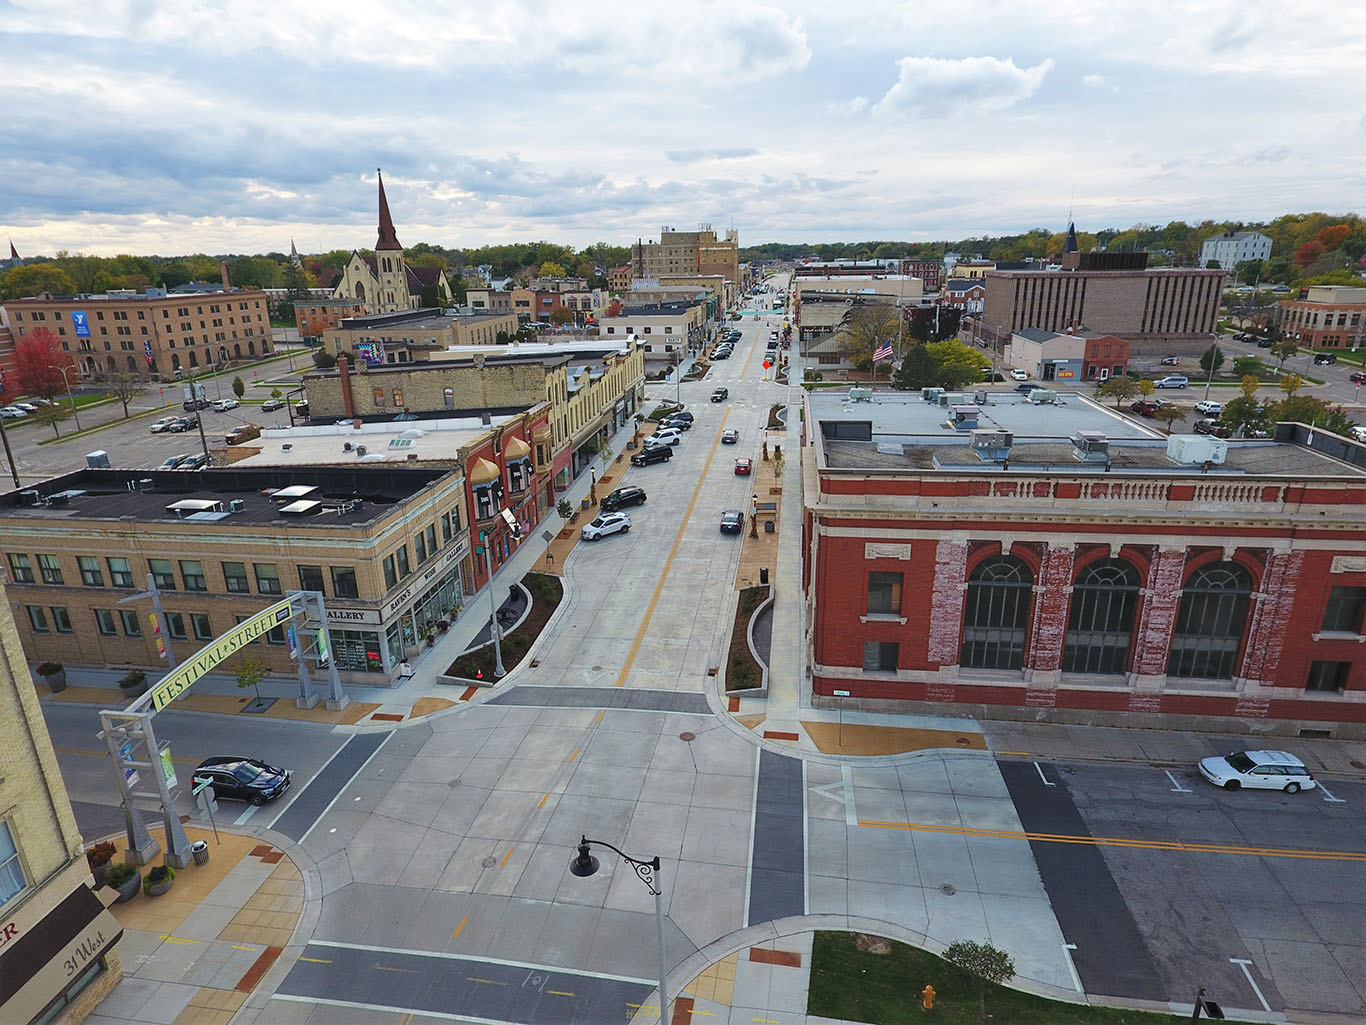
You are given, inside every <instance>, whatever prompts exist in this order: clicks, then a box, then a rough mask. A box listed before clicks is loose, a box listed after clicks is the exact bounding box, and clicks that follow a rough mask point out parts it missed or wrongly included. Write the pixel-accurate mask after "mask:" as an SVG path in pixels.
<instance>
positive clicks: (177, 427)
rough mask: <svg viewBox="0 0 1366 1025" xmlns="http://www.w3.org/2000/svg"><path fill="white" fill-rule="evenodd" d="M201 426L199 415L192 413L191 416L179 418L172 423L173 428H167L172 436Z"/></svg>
mask: <svg viewBox="0 0 1366 1025" xmlns="http://www.w3.org/2000/svg"><path fill="white" fill-rule="evenodd" d="M198 426H199V414H198V413H191V414H190V415H189V416H178V417H176V418H175V419H174V420H172V421H171V426H170V427H168V428H166V429H167V430H168V431H170V432H171V433H172V434H182V433H184V432H185V431H188V430H190V429H191V428H194V427H198Z"/></svg>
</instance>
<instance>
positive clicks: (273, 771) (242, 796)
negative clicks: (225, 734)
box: [194, 756, 294, 804]
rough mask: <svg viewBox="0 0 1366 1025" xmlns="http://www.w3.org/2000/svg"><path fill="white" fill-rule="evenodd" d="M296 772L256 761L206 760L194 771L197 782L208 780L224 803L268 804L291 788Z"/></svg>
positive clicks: (234, 759)
mask: <svg viewBox="0 0 1366 1025" xmlns="http://www.w3.org/2000/svg"><path fill="white" fill-rule="evenodd" d="M293 775H294V774H293V773H292V772H290V770H288V769H279V768H276V767H275V766H274V765H269V764H267V763H266V762H262V761H258V760H257V759H255V758H241V757H236V756H228V757H222V758H206V759H204V760H203V761H202V762H200V763H199V767H198V768H197V769H195V770H194V778H195V779H196V780H205V779H206V780H208V781H209V786H210V787H212V788H213V796H214V797H216V798H218V799H219V800H222V799H223V798H225V797H226V798H231V799H232V800H234V801H246V802H247V803H248V804H265V803H266V802H267V801H273V800H275V798H277V797H279V796H280V795H281V794H283V793H284V792H285V791H286V790H288V789H289V781H290V779H292V778H293Z"/></svg>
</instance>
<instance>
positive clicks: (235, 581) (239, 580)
mask: <svg viewBox="0 0 1366 1025" xmlns="http://www.w3.org/2000/svg"><path fill="white" fill-rule="evenodd" d="M223 583H224V585H225V586H226V587H227V590H228V593H229V594H250V593H251V585H249V584H248V583H247V567H246V564H245V563H242V562H225V563H223Z"/></svg>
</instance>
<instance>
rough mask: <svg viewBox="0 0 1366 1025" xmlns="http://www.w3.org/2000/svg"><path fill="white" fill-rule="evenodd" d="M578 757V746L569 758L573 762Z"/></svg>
mask: <svg viewBox="0 0 1366 1025" xmlns="http://www.w3.org/2000/svg"><path fill="white" fill-rule="evenodd" d="M617 686H618V687H620V686H621V684H617ZM577 757H579V748H577V747H576V748H574V753H573V754H572V755H570V756H569V760H570V761H571V762H572V761H573V760H574V759H575V758H577Z"/></svg>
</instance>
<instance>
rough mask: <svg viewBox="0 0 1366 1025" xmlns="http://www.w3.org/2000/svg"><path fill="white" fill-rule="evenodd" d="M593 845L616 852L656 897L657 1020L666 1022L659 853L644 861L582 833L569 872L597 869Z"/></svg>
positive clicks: (590, 872)
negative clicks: (590, 849)
mask: <svg viewBox="0 0 1366 1025" xmlns="http://www.w3.org/2000/svg"><path fill="white" fill-rule="evenodd" d="M593 844H597V845H598V846H599V847H606V848H607V849H608V850H609V851H613V852H615V853H616V854H617V856H618V857H620V858H621V860H622V861H624V862H626V864H628V865H630V866H631V868H632V869H633V870H634V871H635V873H636V875H637V876H638V877H639V878H640V881H641V882H642V883H644V884H645V888H646V889H648V890H649V891H650V892H651V893H652V894H654V896H655V935H656V937H657V938H658V940H659V1023H660V1025H666V1023H667V1022H668V1021H669V973H668V969H667V965H666V960H665V957H664V898H663V893H664V888H663V887H662V886H661V885H660V878H659V855H658V854H656V855H655V856H654V857H653V858H651V859H650V860H649V861H644V860H642V859H640V858H633V857H631V855H629V854H627V853H626V852H625V851H623V850H620V849H619V848H616V847H613V846H612V845H611V844H610V843H607V842H606V841H603V840H590V839H588V837H587V836H584V837H583V838H582V839H581V840H580V841H579V853H578V855H577V856H576V857H574V858H571V859H570V861H569V872H570V874H571V875H576V876H578V877H579V878H580V879H586V878H587V877H588V876H591V875H593V874H594V873H596V872H597V870H598V859H597V858H595V857H593V855H592V854H590V853H589V852H588V848H589V847H591V846H592V845H593Z"/></svg>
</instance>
